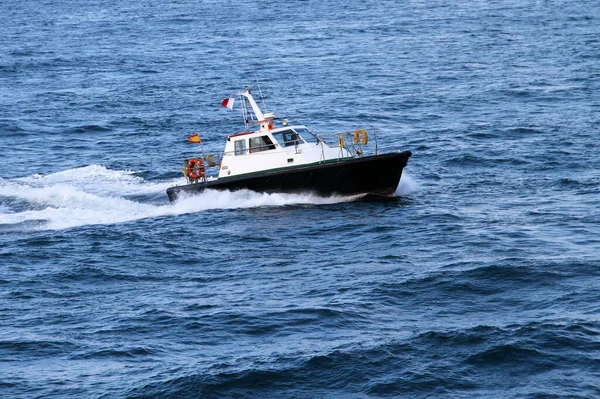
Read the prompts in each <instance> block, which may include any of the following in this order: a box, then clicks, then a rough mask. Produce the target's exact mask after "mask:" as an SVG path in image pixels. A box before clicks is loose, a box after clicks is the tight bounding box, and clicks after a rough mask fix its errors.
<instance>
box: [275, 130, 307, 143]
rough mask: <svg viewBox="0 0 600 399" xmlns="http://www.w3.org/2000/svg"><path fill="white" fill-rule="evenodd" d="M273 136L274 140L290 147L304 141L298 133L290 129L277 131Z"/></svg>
mask: <svg viewBox="0 0 600 399" xmlns="http://www.w3.org/2000/svg"><path fill="white" fill-rule="evenodd" d="M273 137H275V140H277V142H278V143H279V144H281V146H282V147H290V146H295V145H297V144H302V143H304V141H303V140H302V138H301V137H300V135H298V133H296V132H295V131H293V130H292V129H290V130H285V131H283V132H279V133H273Z"/></svg>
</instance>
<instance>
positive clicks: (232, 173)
mask: <svg viewBox="0 0 600 399" xmlns="http://www.w3.org/2000/svg"><path fill="white" fill-rule="evenodd" d="M237 98H238V99H239V101H240V102H241V107H242V111H243V116H244V125H245V130H244V131H243V132H241V133H236V134H232V135H230V136H228V137H227V141H226V143H225V149H224V151H223V153H222V154H220V156H219V157H217V159H215V157H214V156H213V155H206V154H204V149H203V146H202V153H203V156H202V157H195V158H191V159H185V160H184V165H183V168H182V170H183V174H184V177H185V178H186V184H184V185H179V186H175V187H170V188H168V189H167V195H168V197H169V200H170V201H175V200H177V199H178V198H181V197H182V196H186V195H194V194H197V193H200V192H203V191H204V190H230V191H235V190H243V189H247V190H252V191H256V192H265V193H312V194H315V195H318V196H323V197H329V196H356V197H357V199H361V198H373V197H375V198H384V197H391V196H393V194H394V192H395V191H396V189H397V187H398V184H399V182H400V178H401V177H402V171H403V169H404V167H405V166H406V163H407V162H408V158H409V157H410V156H411V155H412V154H411V152H410V151H400V150H398V151H396V152H391V153H386V154H379V152H378V149H377V140H375V155H370V156H369V155H365V154H364V147H365V146H367V144H368V142H369V135H368V133H367V131H366V130H364V129H356V130H355V131H354V132H350V133H349V132H344V133H335V134H334V135H331V136H327V137H326V136H323V135H317V134H315V133H314V132H313V131H312V130H310V129H309V128H307V127H306V126H304V125H289V123H288V121H287V120H285V119H284V120H282V121H280V122H279V121H278V122H276V118H275V114H273V113H268V112H266V110H265V112H263V111H262V110H261V109H260V107H259V106H258V104H257V103H256V101H255V99H254V97H253V95H252V93H251V91H250V89H248V87H246V88H245V90H244V91H241V92H239V93H237ZM235 100H236V97H232V98H228V99H225V100H223V105H224V106H226V107H229V108H233V104H234V102H235ZM263 104H264V101H263ZM375 138H376V136H375ZM189 139H190V141H193V142H197V143H199V144H202V142H201V139H200V137H199V136H198V135H197V134H196V135H193V136H189ZM328 141H329V142H328ZM211 167H214V168H217V169H218V175H217V176H211V175H210V173H209V172H210V171H209V169H210V168H211Z"/></svg>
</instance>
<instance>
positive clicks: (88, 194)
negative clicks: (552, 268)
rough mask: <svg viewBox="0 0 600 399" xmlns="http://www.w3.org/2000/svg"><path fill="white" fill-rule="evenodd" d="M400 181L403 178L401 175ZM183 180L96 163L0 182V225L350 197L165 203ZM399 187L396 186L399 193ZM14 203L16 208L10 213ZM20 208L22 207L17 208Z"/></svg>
mask: <svg viewBox="0 0 600 399" xmlns="http://www.w3.org/2000/svg"><path fill="white" fill-rule="evenodd" d="M403 180H404V177H403ZM184 182H185V181H184V180H183V178H179V179H170V180H162V181H146V180H144V179H143V178H141V177H139V176H136V175H135V171H119V170H111V169H108V168H105V167H104V166H100V165H90V166H86V167H83V168H76V169H70V170H66V171H62V172H58V173H54V174H49V175H33V176H29V177H24V178H19V179H14V180H2V179H0V203H4V204H0V227H2V226H19V225H22V226H26V227H27V229H51V230H59V229H67V228H71V227H78V226H85V225H96V224H114V223H123V222H130V221H135V220H140V219H146V218H153V217H159V216H169V215H181V214H186V213H193V212H201V211H205V210H210V209H235V208H253V207H266V206H286V205H299V204H313V205H321V204H333V203H339V202H347V201H352V200H354V199H356V197H331V198H322V197H318V196H314V195H309V194H265V193H256V192H253V191H248V190H242V191H236V192H230V191H213V190H209V191H206V192H204V193H201V194H198V195H195V196H193V197H188V198H182V199H180V200H178V201H177V202H175V203H173V204H170V203H168V200H167V195H166V193H165V190H166V189H167V188H168V187H171V186H174V185H176V184H183V183H184ZM401 187H402V183H401V184H400V186H399V189H400V188H401ZM163 195H164V201H165V202H164V203H159V204H156V203H151V202H146V203H144V202H139V201H137V200H132V199H128V198H126V197H139V196H158V197H159V198H160V196H163ZM11 201H12V203H13V204H14V203H15V202H16V203H18V204H19V205H18V206H17V208H18V210H16V211H15V210H12V211H11V209H14V208H15V207H14V206H12V207H11V206H7V205H6V204H8V203H10V202H11ZM23 208H25V209H24V210H23Z"/></svg>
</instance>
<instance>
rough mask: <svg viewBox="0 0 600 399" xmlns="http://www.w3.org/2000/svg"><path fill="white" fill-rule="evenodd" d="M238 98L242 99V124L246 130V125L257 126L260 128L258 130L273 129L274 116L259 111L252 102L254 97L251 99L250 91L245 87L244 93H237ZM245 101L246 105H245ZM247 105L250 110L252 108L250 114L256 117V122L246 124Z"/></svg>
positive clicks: (270, 113)
mask: <svg viewBox="0 0 600 399" xmlns="http://www.w3.org/2000/svg"><path fill="white" fill-rule="evenodd" d="M238 96H240V97H241V99H242V104H243V105H242V110H243V112H244V124H245V125H246V129H248V123H254V124H258V125H259V126H260V130H271V129H273V127H274V122H273V119H275V114H274V113H272V112H266V110H265V113H264V114H263V112H262V111H261V110H260V107H259V106H258V104H256V101H254V97H252V93H250V89H249V88H248V86H246V90H245V91H241V92H239V93H238ZM246 101H247V103H246ZM248 104H250V108H252V113H253V114H254V116H255V117H256V121H252V122H248V118H247V116H248V114H249V109H248Z"/></svg>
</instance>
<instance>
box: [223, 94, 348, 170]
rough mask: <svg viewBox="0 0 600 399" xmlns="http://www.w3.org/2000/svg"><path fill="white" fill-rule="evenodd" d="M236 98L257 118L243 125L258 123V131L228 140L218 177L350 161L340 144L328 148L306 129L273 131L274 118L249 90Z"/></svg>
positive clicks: (279, 128) (292, 127)
mask: <svg viewBox="0 0 600 399" xmlns="http://www.w3.org/2000/svg"><path fill="white" fill-rule="evenodd" d="M238 95H239V96H240V97H241V99H242V103H243V106H244V110H247V105H246V103H245V102H244V101H247V103H248V104H249V105H250V107H251V108H252V112H253V114H254V116H255V118H256V119H255V120H253V121H252V122H248V120H247V119H246V124H248V123H252V124H257V125H259V130H258V131H254V132H251V131H246V132H242V133H239V134H234V135H231V136H229V137H228V138H227V143H226V145H225V151H224V153H223V158H222V160H221V166H220V170H219V178H227V177H233V176H238V175H243V174H248V173H254V172H260V171H265V170H273V169H280V168H288V167H294V166H301V165H308V164H314V163H319V162H326V161H333V160H339V159H344V158H352V154H351V153H350V152H349V151H348V150H347V149H346V148H344V146H343V143H342V145H340V146H339V147H334V148H331V147H329V146H327V144H325V142H324V141H323V140H322V139H320V138H319V137H318V136H317V135H315V134H314V133H312V132H311V131H310V130H309V129H308V128H306V126H302V125H298V126H283V127H278V128H276V126H275V121H274V119H275V115H274V114H273V113H263V112H262V111H261V110H260V108H259V107H258V105H257V104H256V102H255V101H254V98H253V97H252V94H251V93H250V90H248V88H246V91H244V92H240V93H238ZM245 115H246V113H245ZM245 118H246V116H245ZM284 124H285V121H284Z"/></svg>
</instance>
